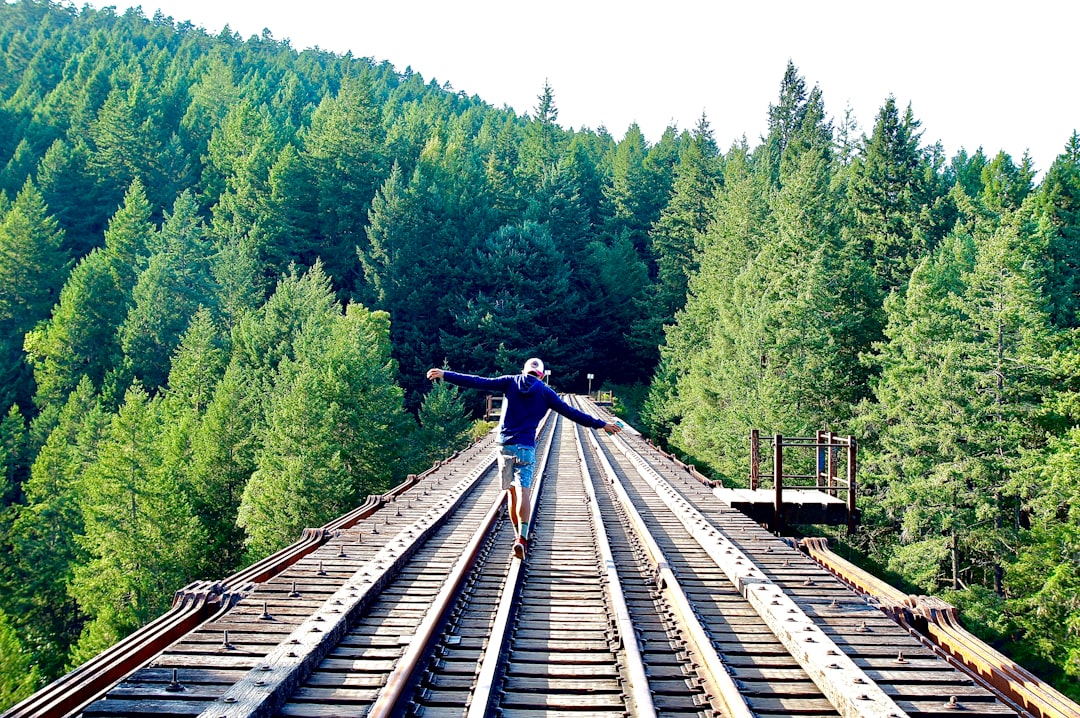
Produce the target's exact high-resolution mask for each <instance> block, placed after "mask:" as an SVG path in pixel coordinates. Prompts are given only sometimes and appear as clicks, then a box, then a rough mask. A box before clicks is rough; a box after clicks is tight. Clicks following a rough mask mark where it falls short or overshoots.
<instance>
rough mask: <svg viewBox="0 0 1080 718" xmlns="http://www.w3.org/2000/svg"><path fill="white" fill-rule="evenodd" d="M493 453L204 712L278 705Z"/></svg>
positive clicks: (247, 714) (265, 710) (248, 715)
mask: <svg viewBox="0 0 1080 718" xmlns="http://www.w3.org/2000/svg"><path fill="white" fill-rule="evenodd" d="M493 463H494V454H492V455H491V457H489V458H488V460H486V461H483V462H481V463H480V464H479V465H478V466H476V467H475V468H474V469H473V470H472V471H470V472H469V473H468V474H467V475H466V476H465V477H464V478H463V479H462V480H461V481H459V482H458V483H457V485H455V487H454V488H453V489H451V490H450V492H449V493H448V494H447V495H446V496H445V497H444V498H443V499H442V500H441V501H440V502H439V503H438V504H436V506H435V507H433V508H431V509H429V510H428V511H427V512H426V513H425V514H424V515H422V516H421V517H420V518H419V519H418V520H416V521H415V522H413V523H412V524H411V525H409V526H406V527H404V528H403V529H402V530H401V531H400V532H398V534H397V536H395V537H394V538H392V539H391V540H390V541H389V542H388V543H387V544H386V545H385V546H383V547H382V548H381V549H379V551H378V552H377V553H376V554H375V556H374V557H373V558H372V559H371V560H369V561H368V562H367V563H366V564H365V565H364V567H363V568H361V569H360V570H357V571H356V572H355V573H354V574H353V576H352V577H351V578H350V579H349V580H348V581H347V582H346V583H345V584H344V585H343V586H342V587H341V588H340V589H338V590H337V591H336V592H335V593H334V594H333V595H332V596H330V598H328V599H327V600H326V601H325V602H324V603H323V605H322V606H321V607H320V608H319V609H317V610H316V611H315V612H314V613H313V614H312V615H311V616H309V617H308V618H307V620H305V621H304V622H303V623H301V624H300V625H298V626H297V627H296V628H295V629H294V630H293V631H292V633H291V634H289V636H288V637H287V639H286V640H285V641H284V642H282V643H280V644H278V646H276V647H275V648H274V649H272V650H271V651H270V652H269V653H267V655H266V657H265V658H264V659H263V660H262V661H260V665H259V666H258V667H256V668H255V669H253V670H251V671H249V672H248V673H247V675H245V676H244V678H242V679H241V680H239V681H237V682H236V683H234V684H233V685H232V686H230V687H229V688H228V689H227V690H226V691H225V693H224V694H223V695H222V696H220V697H219V698H218V699H217V700H214V701H211V702H210V703H209V704H208V705H207V707H206V709H205V710H204V711H203V712H202V713H201V714H200V715H201V716H202V717H203V718H219V717H221V718H241V717H244V718H254V717H255V716H263V715H267V714H269V713H272V712H273V711H275V710H277V709H278V708H279V707H280V706H281V705H282V704H283V703H284V702H285V701H286V700H287V699H288V696H289V695H291V694H292V692H293V691H294V690H295V689H296V688H297V687H299V686H300V685H301V683H302V682H303V681H304V680H305V679H306V678H307V676H308V675H310V674H311V672H312V671H313V670H314V669H315V667H316V666H317V665H318V664H319V662H320V661H321V660H322V659H323V658H324V657H325V656H326V655H327V654H328V653H329V652H330V650H331V649H332V648H333V647H334V646H335V645H337V643H338V642H339V641H340V639H341V637H342V636H343V635H345V633H346V632H347V631H348V625H349V622H350V619H351V618H353V617H354V616H356V615H358V614H359V613H360V612H361V611H362V610H363V609H364V607H365V606H366V605H367V604H368V603H369V602H370V601H371V600H372V599H373V598H374V597H375V596H377V595H378V593H379V592H380V591H381V590H382V587H383V586H384V585H385V584H386V583H387V582H389V581H390V580H391V578H392V577H393V576H394V575H395V574H396V573H397V572H398V571H399V570H400V568H401V566H402V565H403V564H404V563H405V562H406V561H408V559H409V558H410V557H411V556H412V554H413V553H415V551H416V550H417V549H418V548H419V547H420V546H421V545H422V544H423V543H424V541H425V540H426V539H427V537H429V536H430V535H431V534H432V533H433V532H434V531H435V530H437V529H438V528H439V527H440V526H441V525H442V524H443V523H445V522H446V521H447V519H448V517H449V516H450V514H452V513H453V512H454V511H455V510H456V509H457V508H458V506H460V504H461V502H462V501H464V499H465V497H466V495H467V494H468V493H469V491H470V490H471V489H472V488H473V486H474V485H475V484H476V483H477V482H478V481H479V479H480V477H481V476H482V475H483V474H485V473H487V472H488V471H490V469H491V467H492V464H493Z"/></svg>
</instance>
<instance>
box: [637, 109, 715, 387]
mask: <svg viewBox="0 0 1080 718" xmlns="http://www.w3.org/2000/svg"><path fill="white" fill-rule="evenodd" d="M720 179H721V175H720V168H719V161H718V157H717V149H716V144H715V143H714V142H713V139H712V130H711V129H710V128H709V123H708V121H707V120H706V119H705V118H704V117H702V118H701V121H700V122H699V123H698V126H697V128H696V129H695V131H694V134H693V135H692V137H691V140H690V141H689V142H688V143H686V145H685V147H684V148H683V150H682V152H681V153H680V156H679V164H678V166H677V167H676V168H675V184H674V190H673V192H672V196H671V200H670V201H669V202H668V204H667V206H666V207H665V208H664V209H663V211H661V213H660V218H659V219H658V220H657V221H656V223H655V224H654V225H653V227H652V230H651V231H650V233H649V241H650V247H651V255H652V256H653V257H654V259H655V261H656V281H655V282H654V283H653V285H652V286H651V287H650V291H649V295H648V297H647V299H646V301H644V302H642V303H641V305H640V306H639V315H640V317H641V319H640V320H639V321H638V322H637V323H636V324H635V327H634V335H635V341H636V342H637V343H638V344H639V345H640V346H641V349H640V350H639V351H638V352H637V354H638V355H640V356H643V357H647V356H650V354H651V355H652V361H649V362H647V363H648V365H649V366H652V365H655V363H656V355H655V352H656V347H659V345H660V344H661V343H662V340H663V327H664V325H667V324H670V323H671V322H672V321H673V320H674V318H675V313H676V312H677V311H678V310H679V309H681V308H682V307H683V305H684V304H685V303H686V292H687V282H688V279H689V277H690V276H691V275H692V274H694V273H695V272H696V271H697V267H698V259H699V256H698V255H699V252H700V247H701V244H702V241H701V235H702V234H703V233H704V231H705V228H706V226H707V224H708V222H709V219H710V217H711V215H712V212H711V208H710V207H709V202H710V200H711V199H712V197H713V194H714V193H715V191H716V189H717V186H718V185H719V183H720Z"/></svg>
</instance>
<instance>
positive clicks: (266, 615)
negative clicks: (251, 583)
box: [259, 601, 274, 621]
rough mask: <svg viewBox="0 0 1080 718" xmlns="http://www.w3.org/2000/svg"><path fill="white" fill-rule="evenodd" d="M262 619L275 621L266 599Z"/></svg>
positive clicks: (260, 617)
mask: <svg viewBox="0 0 1080 718" xmlns="http://www.w3.org/2000/svg"><path fill="white" fill-rule="evenodd" d="M259 620H260V621H273V620H274V617H273V616H271V615H270V610H269V608H268V607H267V605H266V601H263V610H262V615H260V616H259Z"/></svg>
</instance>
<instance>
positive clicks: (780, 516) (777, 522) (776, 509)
mask: <svg viewBox="0 0 1080 718" xmlns="http://www.w3.org/2000/svg"><path fill="white" fill-rule="evenodd" d="M783 476H784V437H783V436H781V435H780V434H777V435H776V438H775V439H774V440H773V487H774V491H775V499H774V506H773V525H772V530H773V532H774V533H780V532H781V531H782V530H783V528H784V526H783V520H784V479H783Z"/></svg>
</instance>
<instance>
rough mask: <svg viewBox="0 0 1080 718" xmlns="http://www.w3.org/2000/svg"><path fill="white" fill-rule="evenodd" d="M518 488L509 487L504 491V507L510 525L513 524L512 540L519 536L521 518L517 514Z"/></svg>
mask: <svg viewBox="0 0 1080 718" xmlns="http://www.w3.org/2000/svg"><path fill="white" fill-rule="evenodd" d="M519 503H520V502H519V501H518V487H516V486H511V487H510V488H508V489H507V490H506V505H507V508H508V509H509V511H510V523H512V524H514V538H517V537H518V536H520V535H521V516H520V515H519V514H518V505H519Z"/></svg>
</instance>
